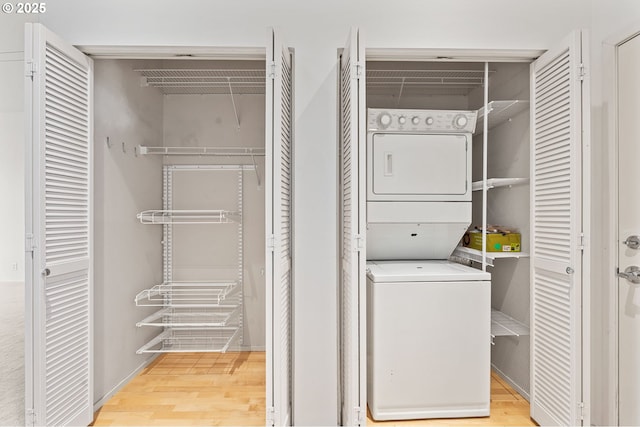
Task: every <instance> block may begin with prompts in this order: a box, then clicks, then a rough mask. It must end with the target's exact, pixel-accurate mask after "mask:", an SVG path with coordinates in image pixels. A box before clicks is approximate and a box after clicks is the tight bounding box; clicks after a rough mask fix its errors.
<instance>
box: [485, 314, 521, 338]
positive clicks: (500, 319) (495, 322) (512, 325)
mask: <svg viewBox="0 0 640 427" xmlns="http://www.w3.org/2000/svg"><path fill="white" fill-rule="evenodd" d="M520 335H529V327H528V326H527V325H525V324H524V323H522V322H519V321H517V320H516V319H514V318H513V317H511V316H507V315H506V314H504V313H503V312H501V311H498V310H493V309H492V310H491V336H492V337H494V338H495V337H508V336H516V337H519V336H520Z"/></svg>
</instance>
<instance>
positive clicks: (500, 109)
mask: <svg viewBox="0 0 640 427" xmlns="http://www.w3.org/2000/svg"><path fill="white" fill-rule="evenodd" d="M487 106H488V107H489V116H488V117H487V122H488V123H489V125H488V128H489V129H491V128H492V127H494V126H498V125H499V124H501V123H504V122H506V121H507V120H509V119H511V118H512V117H514V116H516V115H517V114H519V113H521V112H522V111H524V110H526V109H528V108H529V101H522V100H518V99H515V100H509V101H491V102H489V104H487ZM484 114H485V112H484V107H482V108H480V109H479V110H478V122H477V125H476V131H475V133H474V135H478V134H480V133H482V132H483V130H484V120H483V117H484Z"/></svg>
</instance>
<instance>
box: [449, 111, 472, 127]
mask: <svg viewBox="0 0 640 427" xmlns="http://www.w3.org/2000/svg"><path fill="white" fill-rule="evenodd" d="M467 123H469V119H467V116H465V115H463V114H458V115H457V116H455V117H454V119H453V127H455V128H456V129H462V128H464V127H465V126H466V125H467Z"/></svg>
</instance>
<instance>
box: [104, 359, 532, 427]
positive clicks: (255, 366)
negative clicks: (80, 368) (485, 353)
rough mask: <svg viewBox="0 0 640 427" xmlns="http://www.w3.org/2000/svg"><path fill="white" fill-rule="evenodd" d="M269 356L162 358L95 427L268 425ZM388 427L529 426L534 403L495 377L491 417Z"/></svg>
mask: <svg viewBox="0 0 640 427" xmlns="http://www.w3.org/2000/svg"><path fill="white" fill-rule="evenodd" d="M265 363H266V360H265V353H264V352H241V353H236V352H228V353H224V354H217V353H169V354H164V355H161V356H160V357H158V358H157V359H156V360H155V361H154V362H153V363H152V364H151V365H149V366H148V367H147V368H146V369H145V370H144V371H143V372H141V373H140V374H139V375H138V376H137V377H135V378H134V379H133V380H132V381H131V382H130V383H129V384H127V385H126V386H125V387H124V388H123V389H122V390H120V391H119V392H118V393H116V395H115V396H113V397H112V398H111V399H110V400H109V401H108V402H107V403H106V404H105V405H104V406H103V407H102V409H101V410H99V411H98V412H97V413H96V415H95V421H94V425H95V426H114V425H118V426H132V425H136V426H140V425H142V426H161V425H172V426H187V425H189V426H192V425H201V426H216V425H227V426H232V425H242V426H253V425H261V426H263V425H265V411H266V406H265V405H266V402H265V400H266V396H265ZM368 424H370V425H384V426H389V427H390V426H405V425H406V426H416V425H436V426H437V425H439V426H442V425H447V426H466V425H472V426H496V425H501V426H529V425H536V424H535V423H534V422H533V421H532V420H531V419H530V418H529V403H528V402H527V401H526V400H525V399H524V398H523V397H522V396H520V395H519V394H518V393H516V392H515V391H514V390H513V389H512V388H511V387H509V385H508V384H506V383H505V382H504V381H503V380H502V379H501V378H500V377H498V376H497V375H496V374H492V376H491V416H490V417H484V418H463V419H438V420H411V421H382V422H380V421H378V422H376V421H373V420H372V419H371V418H370V417H369V418H368Z"/></svg>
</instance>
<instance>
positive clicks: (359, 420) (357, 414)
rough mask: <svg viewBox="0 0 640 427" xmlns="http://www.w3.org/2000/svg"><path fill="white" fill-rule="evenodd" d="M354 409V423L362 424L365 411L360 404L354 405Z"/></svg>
mask: <svg viewBox="0 0 640 427" xmlns="http://www.w3.org/2000/svg"><path fill="white" fill-rule="evenodd" d="M353 409H354V415H355V416H354V419H355V422H356V425H359V426H361V425H363V424H364V422H365V411H363V410H362V408H361V407H360V406H356V407H355V408H353Z"/></svg>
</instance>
